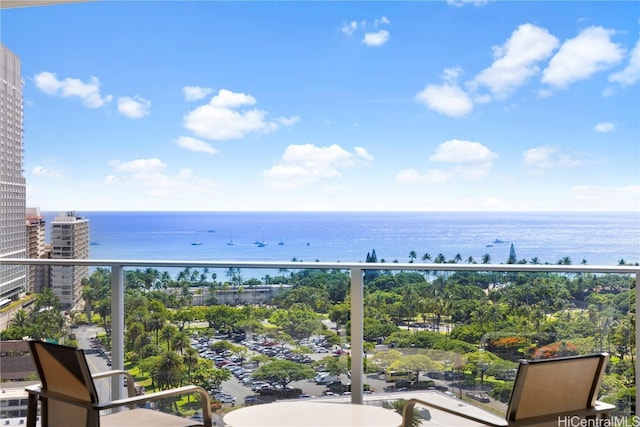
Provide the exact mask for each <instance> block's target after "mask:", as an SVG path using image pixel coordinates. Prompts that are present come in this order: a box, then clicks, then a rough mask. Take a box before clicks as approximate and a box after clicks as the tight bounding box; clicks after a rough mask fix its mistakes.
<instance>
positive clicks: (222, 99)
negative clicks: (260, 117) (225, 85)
mask: <svg viewBox="0 0 640 427" xmlns="http://www.w3.org/2000/svg"><path fill="white" fill-rule="evenodd" d="M209 103H210V104H211V105H213V106H214V107H218V108H237V107H241V106H243V105H254V104H255V103H256V99H255V98H254V97H253V96H251V95H246V94H244V93H240V92H231V91H230V90H227V89H220V90H219V91H218V94H217V95H216V96H214V97H213V98H211V101H209Z"/></svg>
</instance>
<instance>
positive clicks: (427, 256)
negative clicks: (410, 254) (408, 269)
mask: <svg viewBox="0 0 640 427" xmlns="http://www.w3.org/2000/svg"><path fill="white" fill-rule="evenodd" d="M422 261H424V262H427V261H431V254H430V253H429V252H425V253H424V255H422Z"/></svg>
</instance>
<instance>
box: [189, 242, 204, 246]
mask: <svg viewBox="0 0 640 427" xmlns="http://www.w3.org/2000/svg"><path fill="white" fill-rule="evenodd" d="M191 245H193V246H200V245H202V242H193V243H191Z"/></svg>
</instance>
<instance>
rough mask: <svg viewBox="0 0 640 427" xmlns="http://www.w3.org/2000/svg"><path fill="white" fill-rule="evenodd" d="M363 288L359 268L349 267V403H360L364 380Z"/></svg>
mask: <svg viewBox="0 0 640 427" xmlns="http://www.w3.org/2000/svg"><path fill="white" fill-rule="evenodd" d="M363 337H364V289H363V277H362V269H361V268H352V269H351V403H352V404H362V401H363V397H362V395H363V387H364V384H363V380H364V356H363V344H364V343H363Z"/></svg>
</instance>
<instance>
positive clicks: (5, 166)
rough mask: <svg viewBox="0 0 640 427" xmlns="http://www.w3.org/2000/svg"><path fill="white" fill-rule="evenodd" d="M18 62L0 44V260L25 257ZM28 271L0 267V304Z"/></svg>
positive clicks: (17, 292) (16, 293) (22, 283)
mask: <svg viewBox="0 0 640 427" xmlns="http://www.w3.org/2000/svg"><path fill="white" fill-rule="evenodd" d="M22 85H23V82H22V79H21V77H20V58H18V57H17V56H16V55H15V54H14V53H13V52H11V51H10V50H9V49H8V48H7V47H6V46H5V45H3V44H1V43H0V259H2V258H5V259H6V258H26V257H27V232H26V229H25V226H24V220H25V216H26V204H27V202H26V184H25V179H24V173H23V170H22V168H23V156H22V112H23V104H22ZM26 284H27V268H26V267H25V266H19V265H5V264H4V263H3V265H0V300H6V299H15V298H17V297H18V296H19V295H20V293H21V292H24V290H25V288H26Z"/></svg>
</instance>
